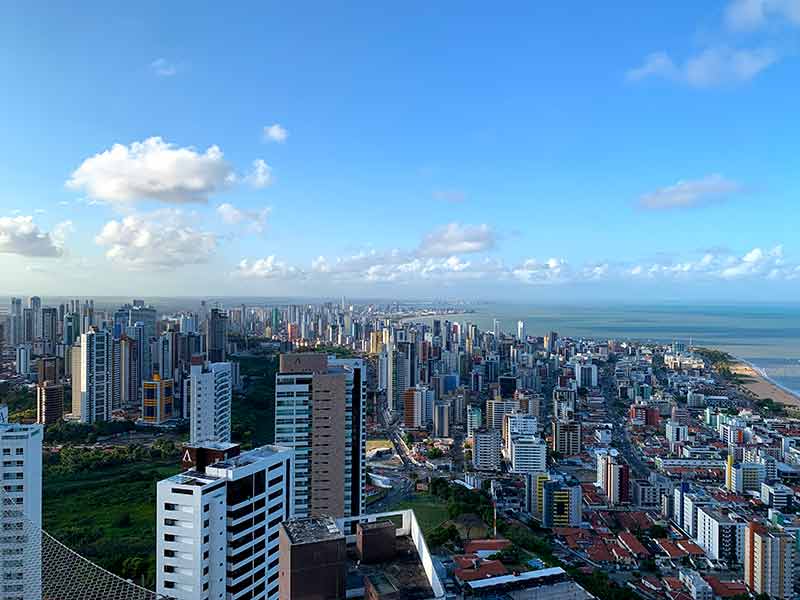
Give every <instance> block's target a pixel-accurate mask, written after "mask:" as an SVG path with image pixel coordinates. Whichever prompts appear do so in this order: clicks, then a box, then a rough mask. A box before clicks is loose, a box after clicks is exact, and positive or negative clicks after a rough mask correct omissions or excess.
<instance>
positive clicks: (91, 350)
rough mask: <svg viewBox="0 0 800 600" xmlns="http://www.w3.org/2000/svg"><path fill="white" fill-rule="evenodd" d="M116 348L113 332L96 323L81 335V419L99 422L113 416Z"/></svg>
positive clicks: (87, 421) (88, 421)
mask: <svg viewBox="0 0 800 600" xmlns="http://www.w3.org/2000/svg"><path fill="white" fill-rule="evenodd" d="M113 351H114V349H113V344H112V338H111V333H110V332H108V331H104V330H100V329H97V328H96V327H92V328H90V329H89V331H87V332H86V333H84V334H82V335H81V350H80V354H81V363H80V391H81V395H80V421H81V423H98V422H100V421H107V420H109V419H110V418H111V410H112V397H113V393H112V392H113V386H112V383H113V362H114V361H113ZM73 409H74V407H73Z"/></svg>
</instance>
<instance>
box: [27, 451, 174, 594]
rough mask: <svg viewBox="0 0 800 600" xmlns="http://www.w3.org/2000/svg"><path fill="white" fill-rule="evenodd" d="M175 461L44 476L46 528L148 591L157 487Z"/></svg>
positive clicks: (152, 564)
mask: <svg viewBox="0 0 800 600" xmlns="http://www.w3.org/2000/svg"><path fill="white" fill-rule="evenodd" d="M179 470H180V468H179V465H178V464H176V462H175V461H174V460H162V461H154V462H148V463H132V464H125V465H119V466H116V467H112V468H105V469H98V470H95V471H92V472H88V473H77V474H76V473H71V474H69V475H52V474H45V477H44V490H43V496H44V506H43V509H42V519H43V521H44V523H43V524H44V529H45V530H46V531H47V532H48V533H50V535H52V536H53V537H55V538H56V539H58V540H59V541H61V542H63V543H64V544H66V545H67V546H68V547H70V548H71V549H73V550H75V551H76V552H78V553H80V554H82V555H83V556H85V557H86V558H88V559H89V560H91V561H94V562H96V563H97V564H99V565H101V566H102V567H104V568H106V569H108V570H110V571H112V572H114V573H116V574H118V575H120V576H122V577H125V578H130V579H133V580H134V581H136V582H137V583H143V584H144V585H146V586H148V587H150V586H152V585H153V583H154V579H155V528H156V517H155V509H156V482H157V481H158V480H160V479H163V478H165V477H168V476H170V475H173V474H175V473H177V472H178V471H179Z"/></svg>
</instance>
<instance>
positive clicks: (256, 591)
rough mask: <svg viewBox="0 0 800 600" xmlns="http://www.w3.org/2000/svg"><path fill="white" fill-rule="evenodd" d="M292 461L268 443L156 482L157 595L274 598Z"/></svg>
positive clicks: (196, 599)
mask: <svg viewBox="0 0 800 600" xmlns="http://www.w3.org/2000/svg"><path fill="white" fill-rule="evenodd" d="M292 458H293V453H292V451H291V450H290V449H288V448H281V447H277V446H265V447H262V448H257V449H255V450H251V451H250V452H245V453H243V454H241V455H239V456H236V457H233V458H230V459H228V460H225V461H222V462H218V463H215V464H213V465H210V466H207V467H206V468H205V472H204V473H198V472H195V471H187V472H186V473H183V474H181V475H175V476H173V477H170V478H168V479H164V480H162V481H160V482H158V486H157V510H156V514H157V532H158V533H157V536H156V564H157V574H156V591H157V592H158V593H159V594H163V595H164V596H165V597H171V598H175V599H176V600H206V599H208V600H237V599H239V598H248V599H252V600H274V599H277V598H278V556H279V552H278V529H279V527H280V524H281V523H282V522H283V521H284V520H287V519H290V518H291V517H292V494H291V473H292Z"/></svg>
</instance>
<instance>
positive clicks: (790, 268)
mask: <svg viewBox="0 0 800 600" xmlns="http://www.w3.org/2000/svg"><path fill="white" fill-rule="evenodd" d="M798 272H800V271H798V267H797V265H792V264H788V263H787V262H786V260H785V259H784V255H783V246H781V245H777V246H774V247H772V248H771V249H768V250H764V249H762V248H758V247H756V248H753V249H752V250H750V251H748V252H746V253H744V254H743V255H741V256H737V255H734V254H730V253H727V252H706V253H704V254H702V255H701V256H699V257H698V258H692V259H688V260H682V261H678V262H669V261H667V262H654V263H651V264H649V265H648V264H637V265H636V266H634V267H632V268H628V269H625V270H623V272H622V273H621V275H622V276H633V277H646V278H649V279H679V280H685V281H704V280H705V281H714V280H717V281H719V280H735V279H793V278H794V277H795V276H796V274H797V273H798Z"/></svg>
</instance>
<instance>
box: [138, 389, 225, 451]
mask: <svg viewBox="0 0 800 600" xmlns="http://www.w3.org/2000/svg"><path fill="white" fill-rule="evenodd" d="M174 391H175V381H173V380H172V379H162V378H161V377H160V376H159V375H158V374H155V375H153V379H151V380H150V381H144V382H142V421H144V422H145V423H148V424H150V425H160V424H161V423H163V422H164V421H169V420H170V419H172V418H173V417H174V416H175V395H174ZM223 441H227V440H223Z"/></svg>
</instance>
